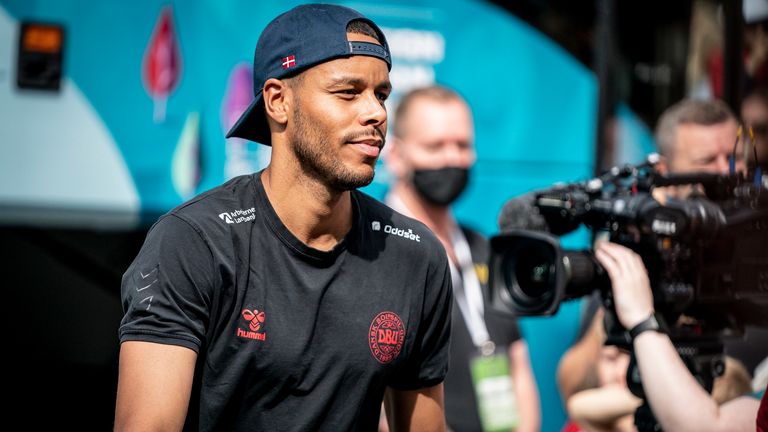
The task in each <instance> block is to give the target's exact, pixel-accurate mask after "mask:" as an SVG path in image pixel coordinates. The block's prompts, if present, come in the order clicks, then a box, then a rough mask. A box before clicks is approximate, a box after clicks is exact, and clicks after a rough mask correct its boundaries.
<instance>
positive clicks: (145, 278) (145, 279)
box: [135, 266, 158, 292]
mask: <svg viewBox="0 0 768 432" xmlns="http://www.w3.org/2000/svg"><path fill="white" fill-rule="evenodd" d="M157 269H158V267H157V266H155V268H153V269H152V270H150V271H148V272H146V273H144V271H141V270H139V276H141V279H138V278H135V281H136V282H137V284H136V291H137V292H142V291H144V290H145V289H147V288H149V287H151V286H152V285H154V284H155V282H157ZM150 276H151V277H152V278H153V279H150Z"/></svg>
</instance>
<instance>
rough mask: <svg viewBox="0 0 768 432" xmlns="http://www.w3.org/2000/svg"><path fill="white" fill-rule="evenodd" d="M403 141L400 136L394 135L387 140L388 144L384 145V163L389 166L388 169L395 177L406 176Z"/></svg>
mask: <svg viewBox="0 0 768 432" xmlns="http://www.w3.org/2000/svg"><path fill="white" fill-rule="evenodd" d="M402 145H403V143H402V141H401V140H400V138H397V137H395V136H392V137H391V138H390V139H388V140H387V145H386V147H384V154H383V155H382V156H383V158H384V163H385V164H386V166H387V170H389V172H391V173H392V174H394V176H395V178H398V179H399V178H403V177H404V176H405V171H406V167H405V164H404V161H403V153H402Z"/></svg>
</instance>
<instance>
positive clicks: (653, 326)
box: [629, 315, 661, 340]
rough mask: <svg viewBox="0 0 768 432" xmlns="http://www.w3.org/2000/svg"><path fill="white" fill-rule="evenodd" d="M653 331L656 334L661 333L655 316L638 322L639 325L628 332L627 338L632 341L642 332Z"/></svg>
mask: <svg viewBox="0 0 768 432" xmlns="http://www.w3.org/2000/svg"><path fill="white" fill-rule="evenodd" d="M649 330H653V331H656V332H661V326H660V325H659V322H658V321H657V320H656V316H655V315H651V316H649V317H648V318H646V319H644V320H642V321H640V323H639V324H637V325H636V326H634V327H632V328H631V329H630V330H629V337H630V338H632V340H635V338H636V337H637V336H638V335H639V334H640V333H642V332H645V331H649Z"/></svg>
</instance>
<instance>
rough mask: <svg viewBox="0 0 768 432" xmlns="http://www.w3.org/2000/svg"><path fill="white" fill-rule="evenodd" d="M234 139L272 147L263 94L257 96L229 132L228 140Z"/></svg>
mask: <svg viewBox="0 0 768 432" xmlns="http://www.w3.org/2000/svg"><path fill="white" fill-rule="evenodd" d="M232 137H237V138H243V139H247V140H250V141H255V142H258V143H261V144H265V145H272V139H271V136H270V133H269V125H268V124H267V117H266V115H264V98H263V97H261V92H259V93H258V94H257V95H256V98H255V99H254V100H253V102H251V105H250V106H248V109H246V110H245V112H244V113H243V115H241V116H240V118H239V119H238V120H237V123H235V125H234V126H232V128H231V129H230V130H229V132H227V138H232Z"/></svg>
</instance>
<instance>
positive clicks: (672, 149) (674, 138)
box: [557, 99, 765, 419]
mask: <svg viewBox="0 0 768 432" xmlns="http://www.w3.org/2000/svg"><path fill="white" fill-rule="evenodd" d="M737 133H738V123H737V120H736V117H735V116H734V115H733V113H732V112H731V110H730V109H729V108H728V107H727V105H725V104H724V103H723V102H722V101H716V100H715V101H702V100H692V99H686V100H683V101H681V102H678V103H677V104H675V105H673V106H671V107H670V108H668V109H667V110H666V111H665V112H664V113H663V114H662V116H661V117H660V118H659V122H658V125H657V129H656V140H657V145H658V148H659V151H660V154H661V159H660V162H659V164H658V165H657V169H658V170H659V171H660V172H661V173H662V174H670V173H674V174H681V173H690V172H709V173H716V174H728V172H729V171H730V166H729V165H730V164H729V158H730V157H731V155H732V152H733V146H734V141H735V139H736V136H737ZM739 145H740V144H739ZM735 154H736V156H737V157H736V158H735V160H734V169H735V170H736V171H739V172H742V171H743V170H744V169H745V164H744V160H743V158H741V157H740V156H741V151H740V149H737V151H736V152H735ZM691 193H692V187H690V186H687V187H686V186H683V187H666V188H658V189H656V190H654V197H655V198H656V199H658V200H659V201H661V202H664V200H665V198H666V197H668V196H669V197H676V198H685V197H686V196H689V195H690V194H691ZM585 305H586V306H585V314H584V317H583V319H582V329H587V330H586V331H584V330H582V331H581V332H580V333H581V334H582V336H581V337H580V339H579V340H578V342H577V343H576V344H574V346H572V347H571V348H570V349H569V350H568V351H567V352H566V353H565V354H564V356H563V358H562V359H561V361H560V364H559V366H558V373H557V380H558V386H559V389H560V392H561V396H562V397H563V400H564V401H565V402H566V405H567V406H569V408H570V405H569V399H570V398H571V396H573V395H574V394H575V393H577V392H579V391H582V390H584V389H587V388H590V387H592V385H591V383H593V382H594V379H592V377H591V376H592V375H593V372H592V371H593V368H594V365H595V364H596V362H597V360H598V358H599V353H600V350H601V347H602V345H603V342H604V340H605V334H604V331H603V329H602V312H601V311H602V307H601V306H600V298H599V296H597V295H596V296H593V297H591V298H590V299H589V300H587V301H585ZM749 343H751V344H752V346H750V347H748V349H747V350H746V351H754V352H760V351H761V349H762V350H764V349H765V348H760V347H757V346H756V345H757V344H755V342H754V341H750V342H749ZM737 344H738V343H737ZM745 345H747V344H746V343H741V346H742V348H744V347H745ZM726 350H727V348H726ZM741 351H742V352H744V350H743V349H742V350H741ZM739 357H741V356H739ZM751 357H757V358H760V359H761V358H763V357H765V354H764V353H763V354H758V355H756V356H755V355H752V356H751ZM752 367H753V365H752V366H751V367H750V370H751V368H752ZM716 385H717V384H716ZM627 391H628V390H627ZM623 400H625V401H626V402H627V403H626V404H625V406H624V409H623V412H633V410H634V408H635V402H634V401H633V400H632V398H629V397H627V398H624V399H623ZM616 411H618V412H622V410H614V412H612V413H611V415H607V416H606V417H605V418H604V419H611V418H615V417H614V415H615V413H616ZM570 414H571V415H572V417H578V415H574V414H575V413H570Z"/></svg>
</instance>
